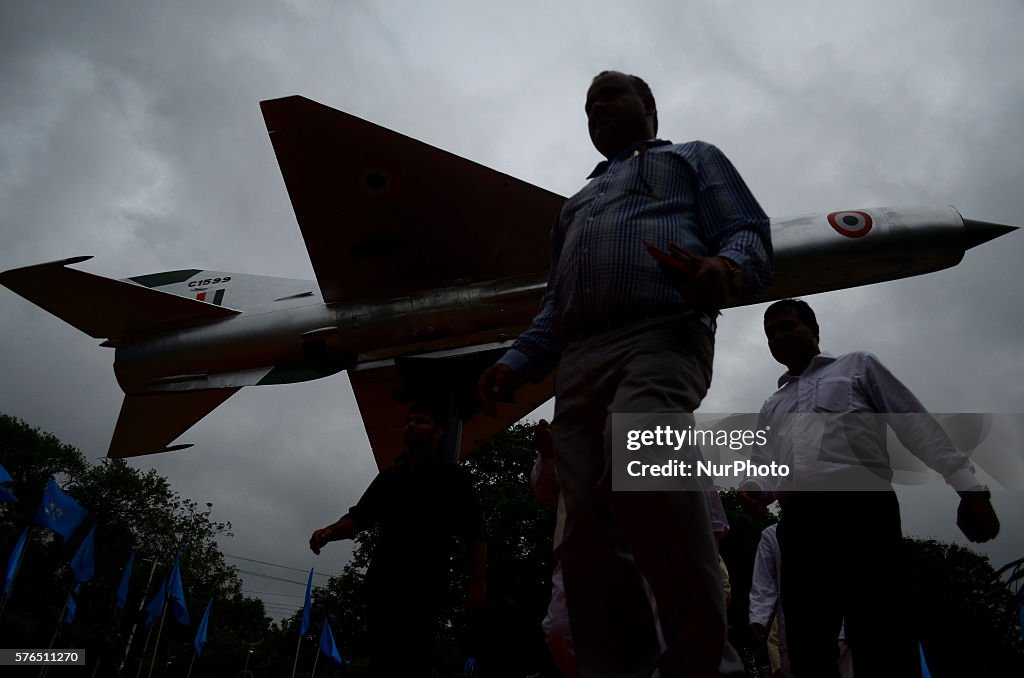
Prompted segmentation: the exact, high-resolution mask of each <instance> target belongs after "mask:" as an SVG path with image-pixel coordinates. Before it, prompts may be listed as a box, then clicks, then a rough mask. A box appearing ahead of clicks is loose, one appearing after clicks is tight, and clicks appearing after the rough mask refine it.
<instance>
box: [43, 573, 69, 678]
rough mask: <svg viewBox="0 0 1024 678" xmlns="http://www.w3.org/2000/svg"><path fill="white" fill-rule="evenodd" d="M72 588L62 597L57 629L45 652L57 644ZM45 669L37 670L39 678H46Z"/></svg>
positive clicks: (44, 665) (45, 666)
mask: <svg viewBox="0 0 1024 678" xmlns="http://www.w3.org/2000/svg"><path fill="white" fill-rule="evenodd" d="M74 588H75V586H74V584H72V585H71V588H70V589H68V595H67V596H64V604H63V605H62V606H61V608H60V616H59V617H57V628H56V629H54V630H53V636H51V637H50V645H49V646H48V647H47V648H46V651H47V652H49V651H50V650H52V649H53V644H54V643H55V642H57V636H59V635H60V629H61V627H62V626H64V613H65V612H67V610H68V596H70V595H71V591H73V590H74ZM47 668H48V667H47V665H46V664H43V666H42V668H41V669H40V670H39V678H44V676H46V669H47Z"/></svg>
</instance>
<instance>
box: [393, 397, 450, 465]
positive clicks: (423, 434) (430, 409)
mask: <svg viewBox="0 0 1024 678" xmlns="http://www.w3.org/2000/svg"><path fill="white" fill-rule="evenodd" d="M443 436H444V412H443V411H442V410H441V409H440V408H439V407H437V406H436V405H435V404H434V403H431V402H426V401H420V402H417V403H414V404H413V406H412V407H410V408H409V414H408V416H407V417H406V418H405V432H404V434H403V442H404V443H405V449H406V450H408V451H409V452H412V453H414V454H421V453H429V452H433V451H434V450H436V449H437V445H438V443H440V442H441V438H442V437H443Z"/></svg>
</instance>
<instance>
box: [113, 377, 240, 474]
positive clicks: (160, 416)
mask: <svg viewBox="0 0 1024 678" xmlns="http://www.w3.org/2000/svg"><path fill="white" fill-rule="evenodd" d="M239 388H241V387H236V388H216V389H206V390H203V391H163V392H159V393H142V394H136V395H127V396H125V397H124V402H123V403H122V404H121V414H120V415H119V416H118V418H117V426H116V427H115V428H114V437H113V440H111V441H110V449H109V450H107V456H108V457H110V458H111V459H123V458H125V457H138V456H141V455H144V454H155V453H157V452H168V451H171V450H180V449H183V448H185V447H191V446H190V445H175V446H173V447H168V445H169V444H170V443H171V442H172V441H173V440H174V439H175V438H177V437H178V436H179V435H181V434H182V433H184V432H185V431H187V430H188V429H189V428H191V427H192V425H193V424H195V423H196V422H197V421H199V420H200V419H202V418H203V417H205V416H206V415H207V414H209V413H210V412H212V411H213V410H214V409H216V408H217V406H218V405H220V404H221V403H223V402H224V401H225V400H227V399H228V398H230V397H231V396H233V395H234V394H235V393H236V392H237V391H238V390H239Z"/></svg>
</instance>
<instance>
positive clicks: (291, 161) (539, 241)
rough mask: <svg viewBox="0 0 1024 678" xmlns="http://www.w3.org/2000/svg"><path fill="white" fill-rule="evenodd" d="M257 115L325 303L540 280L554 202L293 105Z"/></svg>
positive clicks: (325, 110) (470, 165) (428, 149)
mask: <svg viewBox="0 0 1024 678" xmlns="http://www.w3.org/2000/svg"><path fill="white" fill-rule="evenodd" d="M260 107H261V108H262V110H263V117H264V119H265V121H266V123H267V130H268V132H269V133H270V140H271V142H272V143H273V145H274V152H275V153H276V155H277V161H278V164H279V165H280V167H281V174H282V175H283V177H284V182H285V185H286V186H287V188H288V195H289V197H290V198H291V202H292V207H293V208H294V210H295V217H296V219H297V220H298V223H299V228H300V229H301V230H302V237H303V239H304V240H305V242H306V249H307V250H308V252H309V258H310V260H311V261H312V263H313V270H314V271H315V272H316V277H317V282H318V283H319V284H320V291H321V292H322V294H323V298H324V300H325V301H326V302H327V303H333V302H341V301H347V302H363V301H367V300H371V301H372V300H379V299H390V298H395V297H400V296H405V295H407V294H410V293H413V292H417V291H421V290H427V289H436V288H443V287H453V286H457V285H461V284H467V283H473V282H478V281H483V280H495V279H499V278H506V277H512V276H518V275H524V274H530V273H543V272H545V271H547V269H548V265H549V258H550V250H549V248H548V246H547V243H548V233H549V232H550V229H551V225H552V224H553V223H554V220H555V218H556V217H557V215H558V211H559V209H560V208H561V206H562V203H563V201H564V198H563V197H561V196H559V195H556V194H555V193H551V192H549V191H546V190H544V189H541V188H538V187H536V186H533V185H531V184H528V183H526V182H524V181H520V180H519V179H515V178H513V177H510V176H508V175H506V174H502V173H501V172H497V171H495V170H492V169H490V168H487V167H484V166H483V165H479V164H477V163H475V162H471V161H469V160H466V159H464V158H460V157H458V156H456V155H453V154H451V153H448V152H446V151H442V150H440V149H438V148H435V147H433V146H429V145H427V144H425V143H423V142H421V141H416V140H415V139H411V138H409V137H406V136H403V135H401V134H398V133H396V132H392V131H391V130H388V129H385V128H383V127H380V126H378V125H374V124H373V123H370V122H367V121H365V120H362V119H360V118H357V117H355V116H352V115H349V114H347V113H343V112H341V111H338V110H335V109H333V108H329V107H328V106H324V105H323V104H319V103H316V102H315V101H311V100H309V99H306V98H303V97H299V96H291V97H286V98H283V99H273V100H269V101H263V102H261V103H260Z"/></svg>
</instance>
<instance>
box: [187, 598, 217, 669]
mask: <svg viewBox="0 0 1024 678" xmlns="http://www.w3.org/2000/svg"><path fill="white" fill-rule="evenodd" d="M211 607H213V596H210V602H208V603H207V604H206V612H204V613H203V618H202V619H201V620H200V622H199V628H198V629H197V630H196V639H195V640H194V641H192V645H193V647H195V648H196V654H198V655H199V656H200V657H202V656H203V646H204V645H206V627H207V626H208V625H209V623H210V608H211Z"/></svg>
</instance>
